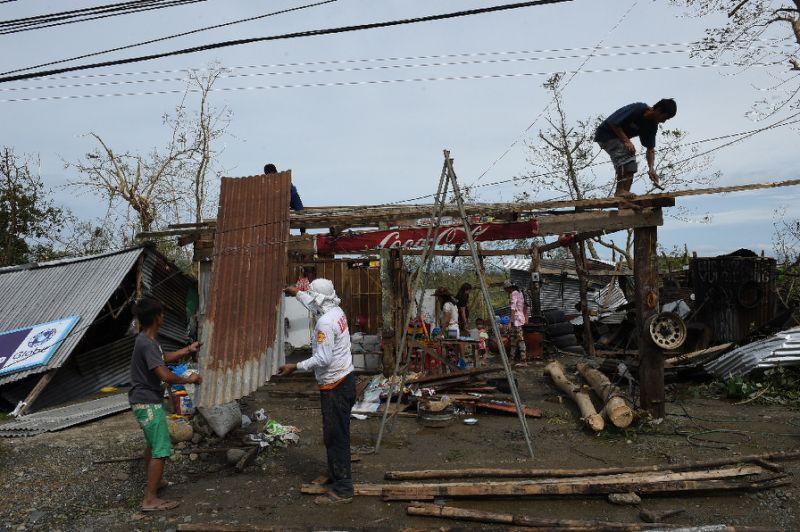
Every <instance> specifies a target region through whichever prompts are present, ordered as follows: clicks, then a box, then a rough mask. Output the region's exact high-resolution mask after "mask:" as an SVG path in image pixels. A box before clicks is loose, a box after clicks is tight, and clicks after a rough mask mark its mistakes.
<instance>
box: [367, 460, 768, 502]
mask: <svg viewBox="0 0 800 532" xmlns="http://www.w3.org/2000/svg"><path fill="white" fill-rule="evenodd" d="M764 471H765V470H764V469H763V468H762V467H760V466H754V465H747V466H738V467H732V468H727V469H714V470H707V471H684V472H680V473H672V472H668V473H664V472H658V473H644V474H640V473H634V474H627V475H608V476H605V477H589V478H587V477H577V478H563V479H546V480H541V481H524V480H523V481H516V482H481V483H449V484H396V485H384V488H383V489H382V490H381V497H383V499H384V500H387V501H391V500H397V501H399V500H404V501H410V500H415V501H417V500H432V499H434V498H437V497H467V498H469V497H511V496H568V495H605V494H609V493H628V492H635V493H639V494H655V493H672V492H680V491H709V490H726V489H746V488H748V489H760V485H759V484H758V483H754V482H749V481H748V482H741V481H739V482H734V481H731V480H730V479H732V478H734V477H744V476H749V475H756V474H759V473H763V472H764ZM376 486H378V485H374V486H373V488H372V490H371V491H373V492H374V490H375V487H376ZM770 487H771V485H770Z"/></svg>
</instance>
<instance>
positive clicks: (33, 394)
mask: <svg viewBox="0 0 800 532" xmlns="http://www.w3.org/2000/svg"><path fill="white" fill-rule="evenodd" d="M55 374H56V370H55V369H51V370H50V371H48V372H46V373H45V374H44V375H42V377H41V378H40V379H39V382H37V383H36V386H34V387H33V389H32V390H31V391H30V393H28V396H27V397H25V399H23V400H22V401H21V402H20V403H19V404H18V405H17V408H16V409H14V412H12V414H13V415H15V416H17V417H19V416H24V415H25V414H27V413H28V410H30V409H31V407H32V406H33V403H35V402H36V399H38V398H39V395H40V394H41V393H42V391H44V389H45V388H46V387H47V385H48V384H50V381H51V380H53V377H54V376H55Z"/></svg>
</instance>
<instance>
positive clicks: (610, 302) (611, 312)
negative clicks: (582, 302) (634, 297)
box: [572, 281, 628, 325]
mask: <svg viewBox="0 0 800 532" xmlns="http://www.w3.org/2000/svg"><path fill="white" fill-rule="evenodd" d="M586 299H587V303H588V304H589V313H590V314H591V321H595V319H597V320H598V321H600V322H602V323H606V324H608V325H619V324H620V323H622V321H623V320H624V319H625V315H626V314H627V313H626V312H625V311H624V310H616V309H617V308H618V307H621V306H623V305H626V304H627V303H628V299H627V298H626V297H625V293H624V292H623V291H622V289H621V288H620V287H619V284H618V283H617V282H616V281H614V284H613V285H612V284H608V285H606V286H604V287H603V288H602V289H600V290H599V291H592V292H589V293H588V294H587V296H586ZM572 324H573V325H583V316H578V317H577V318H575V319H574V320H572Z"/></svg>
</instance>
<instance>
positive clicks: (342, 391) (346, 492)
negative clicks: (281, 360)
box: [278, 278, 356, 504]
mask: <svg viewBox="0 0 800 532" xmlns="http://www.w3.org/2000/svg"><path fill="white" fill-rule="evenodd" d="M284 293H286V295H288V296H294V297H296V298H297V300H298V301H299V302H300V303H302V304H303V305H304V306H305V307H306V308H307V309H308V310H310V311H311V312H312V313H313V314H315V315H316V316H317V323H316V325H315V327H314V336H313V337H312V339H311V343H312V353H311V358H308V359H306V360H303V361H302V362H300V363H298V364H284V365H283V366H281V367H280V368H278V375H280V376H284V375H289V374H291V373H293V372H294V371H295V370H297V369H300V370H302V371H308V370H311V369H313V370H314V376H315V377H316V379H317V383H318V384H319V390H320V392H319V395H320V402H321V404H322V434H323V440H324V441H325V448H326V449H327V454H328V475H327V479H326V482H325V483H324V484H325V485H326V486H327V487H328V492H327V493H326V494H325V495H320V496H319V497H317V498H316V499H314V502H315V503H316V504H341V503H349V502H352V500H353V475H352V471H351V467H350V411H351V410H352V408H353V405H354V404H355V402H356V381H355V377H354V375H353V370H354V368H353V355H352V354H351V353H350V330H349V328H348V326H347V316H345V314H344V312H343V311H342V309H341V308H340V307H339V303H341V300H340V299H339V298H338V297H336V291H335V290H334V287H333V283H332V282H330V281H329V280H328V279H322V278H320V279H314V280H313V281H312V282H311V284H310V285H309V289H308V290H307V291H305V292H301V291H300V290H299V289H298V288H297V287H296V286H290V287H288V288H286V289H285V290H284Z"/></svg>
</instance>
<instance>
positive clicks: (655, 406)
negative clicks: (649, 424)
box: [633, 226, 666, 419]
mask: <svg viewBox="0 0 800 532" xmlns="http://www.w3.org/2000/svg"><path fill="white" fill-rule="evenodd" d="M633 240H634V242H633V276H634V284H635V290H634V292H635V295H636V319H637V327H638V329H639V400H640V404H641V405H642V408H643V409H644V410H646V411H647V412H649V413H650V415H652V416H653V417H654V418H656V419H660V418H663V417H664V415H665V409H666V405H665V404H664V355H663V354H662V352H661V350H660V349H659V348H658V346H656V345H655V343H653V340H652V338H651V337H650V332H649V331H648V330H647V329H648V328H647V320H648V319H649V318H651V317H652V316H655V315H656V314H658V311H659V308H660V306H659V304H658V266H657V259H658V256H657V255H656V247H657V245H658V229H657V228H656V227H655V226H653V227H639V228H636V229H634V232H633Z"/></svg>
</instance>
